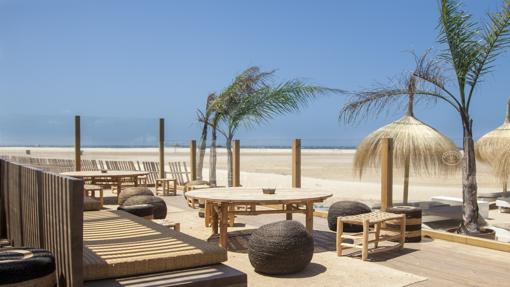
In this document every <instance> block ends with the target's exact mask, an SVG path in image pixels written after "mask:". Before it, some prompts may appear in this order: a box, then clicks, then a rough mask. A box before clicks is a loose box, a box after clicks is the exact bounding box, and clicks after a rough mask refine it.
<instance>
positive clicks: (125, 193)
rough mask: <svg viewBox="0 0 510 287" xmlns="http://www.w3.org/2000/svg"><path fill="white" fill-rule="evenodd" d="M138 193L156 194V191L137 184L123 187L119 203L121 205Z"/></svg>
mask: <svg viewBox="0 0 510 287" xmlns="http://www.w3.org/2000/svg"><path fill="white" fill-rule="evenodd" d="M136 195H152V196H153V195H154V193H152V191H151V190H150V189H149V188H147V187H143V186H135V187H128V188H125V189H122V191H121V192H120V194H119V198H118V203H119V205H123V204H124V202H125V201H126V200H127V199H128V198H130V197H132V196H136Z"/></svg>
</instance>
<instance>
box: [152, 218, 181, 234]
mask: <svg viewBox="0 0 510 287" xmlns="http://www.w3.org/2000/svg"><path fill="white" fill-rule="evenodd" d="M152 222H154V223H157V224H159V225H163V226H164V227H167V228H170V229H173V230H175V231H179V232H180V231H181V223H180V222H174V221H171V220H168V219H153V220H152Z"/></svg>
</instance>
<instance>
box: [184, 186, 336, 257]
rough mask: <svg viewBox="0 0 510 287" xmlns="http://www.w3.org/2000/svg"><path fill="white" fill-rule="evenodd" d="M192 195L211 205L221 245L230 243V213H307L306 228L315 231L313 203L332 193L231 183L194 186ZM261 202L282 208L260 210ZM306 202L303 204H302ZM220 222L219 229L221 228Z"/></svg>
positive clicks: (193, 197)
mask: <svg viewBox="0 0 510 287" xmlns="http://www.w3.org/2000/svg"><path fill="white" fill-rule="evenodd" d="M186 196H187V197H188V198H191V199H196V200H204V201H205V202H206V204H207V205H208V206H209V207H210V209H211V211H212V212H211V216H212V220H211V227H212V233H213V234H217V233H218V231H219V236H220V242H219V244H220V246H222V247H225V248H226V247H227V244H228V234H227V228H228V219H229V216H230V217H231V216H235V215H236V214H239V215H260V214H275V213H284V214H287V217H286V218H287V219H288V220H289V219H292V214H293V213H303V214H305V215H306V229H307V231H308V232H310V233H311V232H312V231H313V210H314V209H313V204H314V203H315V202H322V201H324V200H325V199H326V198H328V197H331V196H332V194H330V193H326V192H320V191H317V190H315V189H306V188H277V189H276V193H275V194H263V193H262V188H246V187H230V188H209V189H203V190H192V191H188V192H187V193H186ZM242 205H244V206H250V207H251V208H249V209H245V210H239V209H237V208H235V207H236V206H242ZM261 205H281V206H282V208H281V209H265V210H257V209H256V207H257V206H261ZM303 206H304V208H302V207H303ZM218 225H219V230H218Z"/></svg>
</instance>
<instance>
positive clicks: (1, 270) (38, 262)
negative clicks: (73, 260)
mask: <svg viewBox="0 0 510 287" xmlns="http://www.w3.org/2000/svg"><path fill="white" fill-rule="evenodd" d="M56 279H57V277H56V275H55V258H54V257H53V255H52V254H51V253H50V252H49V251H46V250H43V249H34V248H7V249H3V250H0V286H38V287H47V286H56V284H57V282H56Z"/></svg>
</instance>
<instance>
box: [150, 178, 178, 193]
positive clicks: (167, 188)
mask: <svg viewBox="0 0 510 287" xmlns="http://www.w3.org/2000/svg"><path fill="white" fill-rule="evenodd" d="M170 183H171V184H170ZM155 187H156V195H158V191H159V190H161V191H163V195H170V193H172V195H177V181H176V180H175V179H170V178H158V179H156V185H155Z"/></svg>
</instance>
